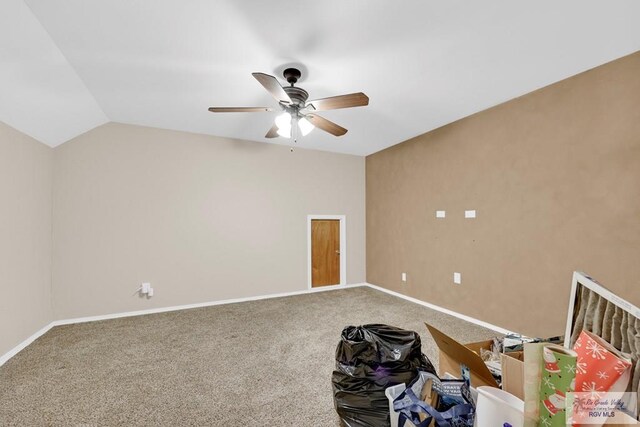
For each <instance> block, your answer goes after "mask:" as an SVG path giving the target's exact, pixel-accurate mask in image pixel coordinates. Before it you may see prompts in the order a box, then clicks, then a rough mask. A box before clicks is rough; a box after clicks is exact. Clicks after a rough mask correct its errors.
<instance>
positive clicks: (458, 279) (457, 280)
mask: <svg viewBox="0 0 640 427" xmlns="http://www.w3.org/2000/svg"><path fill="white" fill-rule="evenodd" d="M453 283H455V284H456V285H459V284H461V283H462V275H461V274H460V273H453Z"/></svg>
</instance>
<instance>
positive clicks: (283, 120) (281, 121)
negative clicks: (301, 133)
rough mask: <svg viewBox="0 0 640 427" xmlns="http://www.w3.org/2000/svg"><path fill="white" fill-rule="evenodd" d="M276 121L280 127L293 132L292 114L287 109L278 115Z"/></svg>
mask: <svg viewBox="0 0 640 427" xmlns="http://www.w3.org/2000/svg"><path fill="white" fill-rule="evenodd" d="M275 122H276V126H278V129H285V130H286V129H289V133H291V114H289V113H288V112H286V111H285V112H284V113H282V114H280V115H278V116H276V120H275Z"/></svg>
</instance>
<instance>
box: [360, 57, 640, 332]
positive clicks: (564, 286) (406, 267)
mask: <svg viewBox="0 0 640 427" xmlns="http://www.w3.org/2000/svg"><path fill="white" fill-rule="evenodd" d="M366 174H367V183H366V186H367V192H366V196H367V281H368V282H370V283H373V284H377V285H381V286H384V287H386V288H389V289H393V290H395V291H398V292H402V293H404V294H407V295H410V296H413V297H416V298H419V299H421V300H424V301H429V302H432V303H435V304H438V305H440V306H443V307H447V308H449V309H453V310H455V311H458V312H461V313H464V314H467V315H470V316H473V317H476V318H479V319H482V320H485V321H488V322H491V323H494V324H496V325H499V326H502V327H505V328H509V329H512V330H516V331H521V332H523V333H527V334H531V335H551V334H557V333H562V332H563V331H564V324H565V321H566V312H567V303H568V297H569V290H570V283H571V275H572V272H573V271H574V270H582V271H585V272H586V273H588V274H590V275H591V276H593V277H595V278H596V279H597V280H599V281H600V282H602V283H603V284H605V285H606V286H607V287H608V288H610V289H611V290H613V291H615V292H616V293H618V294H619V295H620V296H623V297H624V298H627V299H629V300H630V301H632V302H634V303H635V304H637V305H640V291H639V289H640V286H639V285H640V283H639V282H640V279H639V278H640V53H636V54H634V55H631V56H628V57H625V58H622V59H620V60H617V61H615V62H612V63H610V64H607V65H604V66H602V67H599V68H596V69H594V70H591V71H588V72H586V73H583V74H580V75H578V76H575V77H572V78H570V79H568V80H565V81H562V82H560V83H557V84H555V85H552V86H549V87H547V88H544V89H542V90H539V91H537V92H534V93H531V94H528V95H526V96H524V97H521V98H519V99H516V100H513V101H509V102H507V103H505V104H502V105H499V106H497V107H494V108H492V109H489V110H487V111H484V112H481V113H479V114H476V115H474V116H471V117H468V118H465V119H463V120H460V121H458V122H456V123H453V124H451V125H448V126H445V127H443V128H440V129H438V130H435V131H433V132H430V133H427V134H424V135H421V136H419V137H416V138H414V139H412V140H410V141H407V142H405V143H402V144H399V145H397V146H394V147H391V148H389V149H387V150H384V151H381V152H379V153H376V154H373V155H371V156H369V157H367V160H366ZM438 209H444V210H446V211H447V218H446V219H445V220H436V219H435V211H436V210H438ZM465 209H476V210H477V212H478V217H477V219H475V220H465V219H464V210H465ZM454 271H458V272H461V273H462V285H460V286H457V285H454V284H453V283H452V276H453V272H454ZM401 272H407V273H408V277H409V281H408V283H407V284H401V282H400V275H401Z"/></svg>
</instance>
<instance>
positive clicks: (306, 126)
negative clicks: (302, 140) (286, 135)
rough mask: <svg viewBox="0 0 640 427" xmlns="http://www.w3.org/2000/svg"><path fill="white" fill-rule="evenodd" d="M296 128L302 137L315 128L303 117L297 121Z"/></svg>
mask: <svg viewBox="0 0 640 427" xmlns="http://www.w3.org/2000/svg"><path fill="white" fill-rule="evenodd" d="M298 127H299V128H300V132H302V136H307V135H309V132H311V131H312V130H313V129H314V128H315V126H314V125H312V124H311V122H310V121H309V120H307V119H305V118H304V117H300V120H298Z"/></svg>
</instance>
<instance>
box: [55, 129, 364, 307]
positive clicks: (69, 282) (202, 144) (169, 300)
mask: <svg viewBox="0 0 640 427" xmlns="http://www.w3.org/2000/svg"><path fill="white" fill-rule="evenodd" d="M54 157H55V164H56V169H55V175H54V214H53V218H54V219H53V224H54V243H53V248H54V250H53V253H54V262H53V265H54V270H53V285H54V307H55V315H56V318H57V319H61V318H63V319H64V318H73V317H79V316H89V315H99V314H106V313H114V312H123V311H131V310H141V309H148V308H155V307H165V306H172V305H179V304H190V303H199V302H206V301H215V300H223V299H227V298H240V297H248V296H256V295H264V294H273V293H278V292H289V291H298V290H304V289H306V288H307V237H306V233H307V223H306V221H307V215H308V214H344V215H346V217H347V250H348V252H347V267H348V268H347V282H348V283H359V282H363V281H364V278H365V248H364V245H365V243H364V241H365V237H364V232H365V224H364V221H365V214H364V208H365V206H364V205H365V200H364V187H365V184H364V158H362V157H356V156H348V155H342V154H332V153H326V152H320V151H312V150H303V149H296V150H295V151H294V152H293V153H291V152H289V149H288V148H287V147H284V146H279V145H272V144H264V143H252V142H245V141H238V140H229V139H223V138H216V137H210V136H203V135H195V134H189V133H183V132H175V131H168V130H160V129H153V128H145V127H139V126H130V125H123V124H116V123H111V124H107V125H104V126H101V127H99V128H96V129H94V130H92V131H90V132H88V133H86V134H84V135H82V136H80V137H78V138H76V139H74V140H72V141H70V142H68V143H65V144H63V145H61V146H59V147H56V148H55V150H54ZM143 281H150V282H151V284H152V286H153V287H154V289H155V296H154V297H153V298H152V299H150V300H146V299H142V298H139V297H138V296H136V295H134V292H135V290H136V288H137V287H138V286H140V284H141V283H142V282H143Z"/></svg>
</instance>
